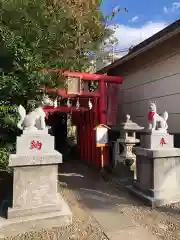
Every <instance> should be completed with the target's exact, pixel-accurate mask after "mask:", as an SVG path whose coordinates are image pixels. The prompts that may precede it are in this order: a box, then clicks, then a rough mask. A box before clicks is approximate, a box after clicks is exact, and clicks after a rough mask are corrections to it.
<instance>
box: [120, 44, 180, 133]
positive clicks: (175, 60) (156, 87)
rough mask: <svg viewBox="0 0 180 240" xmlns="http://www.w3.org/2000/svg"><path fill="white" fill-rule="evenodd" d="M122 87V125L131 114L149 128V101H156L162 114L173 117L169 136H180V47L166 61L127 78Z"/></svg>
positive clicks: (158, 60) (156, 62) (133, 73)
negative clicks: (166, 113)
mask: <svg viewBox="0 0 180 240" xmlns="http://www.w3.org/2000/svg"><path fill="white" fill-rule="evenodd" d="M124 77H125V81H124V84H123V85H121V86H120V91H119V107H118V113H119V114H118V121H121V120H122V118H124V115H125V114H127V113H128V114H130V115H131V118H132V119H133V121H136V122H137V123H139V124H141V125H142V126H146V124H147V112H148V101H149V100H155V101H156V104H157V111H158V113H162V112H164V111H165V110H166V111H168V113H169V119H168V125H169V132H171V133H180V45H179V49H178V50H177V49H176V51H174V53H173V52H169V53H168V55H166V56H165V57H163V58H162V57H161V58H160V59H156V61H154V62H153V63H151V64H149V65H148V66H144V67H143V66H142V67H141V68H140V69H139V68H137V69H136V71H133V72H131V73H129V74H128V73H127V74H125V75H124Z"/></svg>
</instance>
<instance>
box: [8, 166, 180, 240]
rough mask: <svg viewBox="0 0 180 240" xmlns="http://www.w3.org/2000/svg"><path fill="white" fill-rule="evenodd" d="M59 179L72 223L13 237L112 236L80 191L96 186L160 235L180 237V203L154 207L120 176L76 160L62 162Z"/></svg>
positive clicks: (91, 239)
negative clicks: (104, 177)
mask: <svg viewBox="0 0 180 240" xmlns="http://www.w3.org/2000/svg"><path fill="white" fill-rule="evenodd" d="M59 179H60V188H59V189H60V193H61V194H62V196H63V197H64V199H66V201H67V202H68V203H69V205H70V207H71V209H72V212H73V224H72V226H70V227H66V228H58V229H52V230H49V231H48V230H42V231H41V232H38V233H37V232H34V233H33V232H32V233H26V234H23V235H19V236H16V237H13V238H9V239H12V240H21V239H22V240H25V239H28V240H30V239H32V240H40V239H46V240H49V239H51V240H56V239H60V240H61V239H62V240H66V239H69V240H108V238H107V237H106V236H105V235H104V233H103V232H102V230H101V228H100V226H99V225H98V224H97V222H96V221H95V219H94V218H92V217H91V214H90V212H89V210H88V209H87V208H86V206H85V205H84V203H82V202H81V198H80V194H79V191H78V190H79V188H80V187H81V188H89V189H96V190H99V191H101V192H104V193H107V194H109V195H111V196H114V197H117V204H116V205H117V207H118V208H120V211H121V212H122V213H124V214H125V215H127V216H130V217H132V218H133V219H134V220H135V221H136V223H137V224H138V225H142V226H144V227H146V228H148V229H149V230H150V231H151V232H152V233H153V234H155V235H156V236H158V237H159V238H160V239H163V240H177V239H180V204H179V203H178V204H172V205H170V206H165V207H161V208H156V209H151V208H150V207H148V206H145V205H144V204H143V203H142V202H140V201H138V200H137V199H136V198H132V196H131V195H129V194H128V193H127V191H126V190H125V189H124V187H123V186H122V185H121V186H119V184H118V185H117V180H115V179H113V178H111V177H110V178H109V179H108V181H104V180H102V179H101V178H100V175H99V173H96V172H95V171H93V170H90V169H89V168H88V167H86V166H84V165H82V164H78V163H76V162H73V163H65V164H62V165H61V168H60V174H59ZM118 199H119V200H118ZM122 199H123V201H122Z"/></svg>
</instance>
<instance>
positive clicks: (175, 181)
mask: <svg viewBox="0 0 180 240" xmlns="http://www.w3.org/2000/svg"><path fill="white" fill-rule="evenodd" d="M142 146H143V147H142ZM133 150H134V153H135V154H136V162H137V180H136V181H134V183H133V185H131V186H127V188H128V189H129V190H130V192H132V193H133V194H135V195H137V196H139V197H140V198H142V199H143V200H145V201H146V202H147V203H149V204H150V205H151V206H152V207H155V206H161V205H165V204H169V203H173V202H179V201H180V149H177V148H174V143H173V136H172V135H169V134H159V133H158V134H151V135H144V136H143V137H142V138H141V147H135V148H134V149H133Z"/></svg>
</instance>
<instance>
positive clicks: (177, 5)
mask: <svg viewBox="0 0 180 240" xmlns="http://www.w3.org/2000/svg"><path fill="white" fill-rule="evenodd" d="M179 10H180V2H173V3H172V5H171V7H169V8H168V7H167V6H164V8H163V12H164V13H165V14H167V13H175V12H177V11H179Z"/></svg>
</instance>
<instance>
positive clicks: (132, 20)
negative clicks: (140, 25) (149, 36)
mask: <svg viewBox="0 0 180 240" xmlns="http://www.w3.org/2000/svg"><path fill="white" fill-rule="evenodd" d="M138 19H139V16H135V17H133V18H132V19H131V20H129V22H137V21H138Z"/></svg>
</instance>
